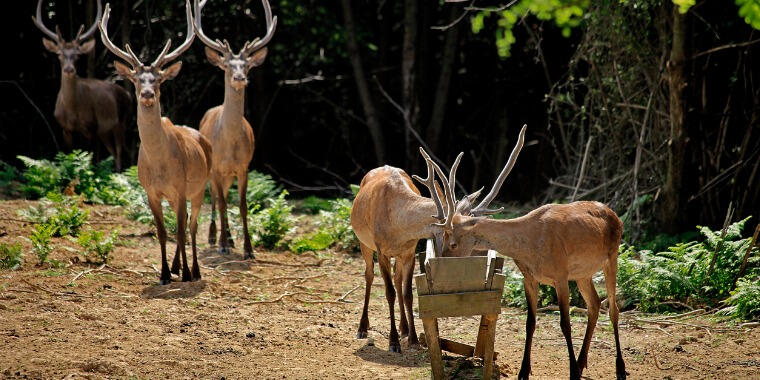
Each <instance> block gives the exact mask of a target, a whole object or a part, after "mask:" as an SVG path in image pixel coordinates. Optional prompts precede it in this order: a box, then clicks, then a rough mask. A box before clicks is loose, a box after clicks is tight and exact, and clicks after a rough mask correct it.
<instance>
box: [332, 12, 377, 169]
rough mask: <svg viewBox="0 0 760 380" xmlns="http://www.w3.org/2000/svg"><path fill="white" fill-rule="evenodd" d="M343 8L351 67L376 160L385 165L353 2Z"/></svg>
mask: <svg viewBox="0 0 760 380" xmlns="http://www.w3.org/2000/svg"><path fill="white" fill-rule="evenodd" d="M341 4H342V7H343V18H344V22H345V24H346V34H347V37H348V38H347V45H348V55H349V57H350V59H351V67H352V68H353V71H354V78H355V79H356V88H357V90H358V91H359V98H360V99H361V102H362V107H363V108H364V116H365V117H366V118H367V127H368V128H369V134H370V136H371V137H372V143H373V145H374V147H375V159H376V161H377V164H378V165H382V164H383V163H385V140H384V139H383V130H382V128H381V127H380V121H379V119H378V115H377V107H376V106H375V101H374V99H373V98H372V94H371V93H370V92H369V84H368V83H367V77H366V76H365V73H364V66H363V64H362V57H361V52H360V51H359V43H358V42H357V39H356V24H355V23H354V14H353V10H352V9H351V0H341Z"/></svg>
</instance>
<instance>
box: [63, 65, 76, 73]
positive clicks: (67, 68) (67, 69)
mask: <svg viewBox="0 0 760 380" xmlns="http://www.w3.org/2000/svg"><path fill="white" fill-rule="evenodd" d="M75 71H76V70H74V66H68V65H66V66H63V72H64V73H66V74H73V73H74V72H75Z"/></svg>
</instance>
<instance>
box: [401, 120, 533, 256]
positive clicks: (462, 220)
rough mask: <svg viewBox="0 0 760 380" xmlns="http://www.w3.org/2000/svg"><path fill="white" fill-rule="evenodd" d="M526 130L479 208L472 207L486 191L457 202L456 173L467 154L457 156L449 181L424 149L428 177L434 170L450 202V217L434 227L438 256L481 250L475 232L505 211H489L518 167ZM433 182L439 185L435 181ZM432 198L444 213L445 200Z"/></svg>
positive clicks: (459, 254)
mask: <svg viewBox="0 0 760 380" xmlns="http://www.w3.org/2000/svg"><path fill="white" fill-rule="evenodd" d="M526 129H527V126H523V127H522V130H521V131H520V136H519V137H518V139H517V144H515V147H514V149H512V153H511V154H510V155H509V159H508V160H507V163H506V165H504V168H503V169H502V170H501V173H499V176H498V177H497V178H496V181H495V182H494V184H493V186H492V187H491V191H489V192H488V195H486V197H485V198H483V200H482V201H481V202H480V203H479V204H478V205H477V206H475V207H472V205H473V204H474V202H475V200H476V199H477V198H478V196H479V195H480V193H481V191H482V190H483V189H482V188H481V189H480V190H478V191H476V192H474V193H472V194H470V195H468V196H465V197H464V198H462V199H461V200H459V201H457V199H456V194H455V186H456V173H457V168H458V167H459V162H460V161H461V159H462V156H463V155H464V153H459V156H457V158H456V160H455V161H454V165H452V166H451V170H450V171H449V175H448V178H447V176H446V175H444V173H443V170H441V168H440V166H438V164H436V163H435V162H433V160H432V159H430V156H429V155H428V154H427V153H425V151H424V150H423V149H422V148H420V152H421V153H422V156H423V157H424V158H425V161H426V162H427V164H428V177H430V174H432V173H431V171H430V168H431V167H432V169H433V170H434V171H435V173H436V174H437V175H438V177H440V179H441V183H442V187H443V192H444V198H445V200H446V207H445V209H446V214H445V216H444V217H443V218H440V217H439V218H438V219H439V220H443V221H442V222H440V223H434V224H433V226H435V227H438V228H437V229H436V232H434V234H433V241H434V243H435V244H434V247H435V252H436V256H468V255H470V253H471V252H472V249H473V248H478V247H475V245H476V243H477V241H476V240H477V239H476V238H475V237H474V235H473V234H472V233H471V230H472V229H473V227H474V226H475V225H476V224H477V222H478V221H480V220H482V219H484V218H485V217H487V216H488V215H493V214H496V213H498V212H500V211H501V210H503V209H504V208H503V207H501V208H498V209H489V208H488V206H489V205H490V204H491V201H493V199H494V198H495V197H496V194H498V193H499V190H500V189H501V186H502V184H504V180H505V179H506V178H507V176H508V175H509V173H510V172H511V171H512V168H513V167H514V166H515V162H516V161H517V156H518V155H519V154H520V150H521V149H522V147H523V144H524V143H525V130H526ZM415 179H417V180H418V181H421V182H422V181H428V180H429V178H428V179H426V180H422V179H420V178H419V177H417V178H415ZM431 182H435V181H434V180H431ZM423 183H425V182H423ZM432 198H433V201H434V202H436V205H437V208H438V210H439V214H440V210H442V209H443V208H444V207H443V205H442V204H441V200H440V198H439V197H438V196H434V197H432Z"/></svg>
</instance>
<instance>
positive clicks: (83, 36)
mask: <svg viewBox="0 0 760 380" xmlns="http://www.w3.org/2000/svg"><path fill="white" fill-rule="evenodd" d="M102 15H103V9H102V5H101V4H100V0H98V10H97V12H96V14H95V21H94V22H93V23H92V26H90V29H87V31H86V32H84V34H82V29H84V25H82V26H80V27H79V32H78V33H77V38H76V40H77V42H84V41H85V40H88V39H90V38H92V35H93V34H95V30H97V29H98V22H100V17H101V16H102Z"/></svg>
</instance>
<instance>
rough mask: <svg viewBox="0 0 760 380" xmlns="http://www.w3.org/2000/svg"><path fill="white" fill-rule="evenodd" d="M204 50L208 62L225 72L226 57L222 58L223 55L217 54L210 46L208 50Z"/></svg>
mask: <svg viewBox="0 0 760 380" xmlns="http://www.w3.org/2000/svg"><path fill="white" fill-rule="evenodd" d="M203 50H205V51H206V59H208V61H209V62H210V63H211V64H212V65H214V66H216V67H218V68H220V69H222V70H224V57H222V56H221V55H219V53H217V52H216V50H214V49H212V48H210V47H208V46H206V48H205V49H203Z"/></svg>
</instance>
